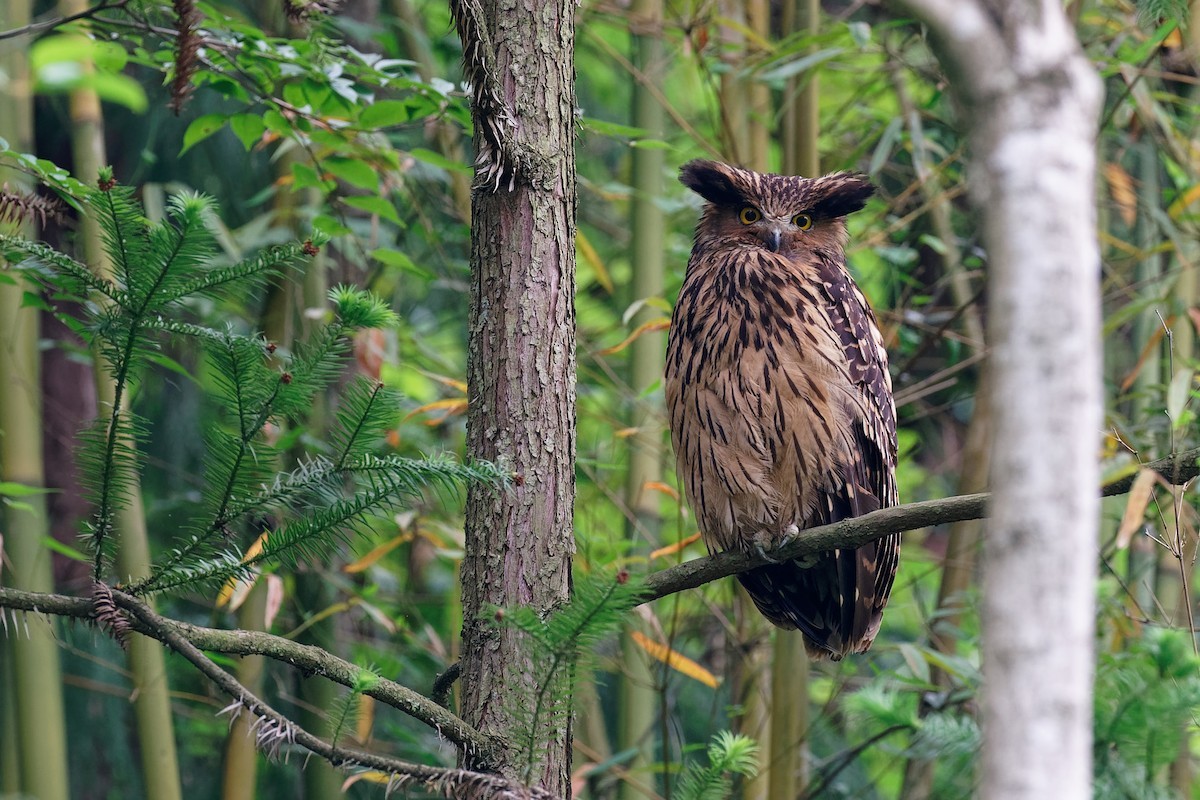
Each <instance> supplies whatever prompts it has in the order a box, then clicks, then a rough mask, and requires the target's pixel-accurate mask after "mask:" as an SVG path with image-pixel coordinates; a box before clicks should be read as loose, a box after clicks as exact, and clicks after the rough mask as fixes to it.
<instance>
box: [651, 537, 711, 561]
mask: <svg viewBox="0 0 1200 800" xmlns="http://www.w3.org/2000/svg"><path fill="white" fill-rule="evenodd" d="M699 539H700V531H696V532H695V533H693V534H692V535H691V536H687V537H685V538H683V539H680V540H679V541H678V542H676V543H675V544H669V545H667V546H666V547H660V548H658V549H657V550H655V551H654V552H653V553H651V554H650V558H651V559H655V558H661V557H662V556H669V555H671V554H672V553H678V552H679V551H680V550H682V549H683V548H685V547H687V546H688V545H689V544H691V543H692V542H695V541H698V540H699Z"/></svg>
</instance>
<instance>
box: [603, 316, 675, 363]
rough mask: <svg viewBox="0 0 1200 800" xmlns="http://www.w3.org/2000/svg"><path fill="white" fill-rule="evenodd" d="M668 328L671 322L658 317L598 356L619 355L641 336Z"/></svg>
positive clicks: (639, 326)
mask: <svg viewBox="0 0 1200 800" xmlns="http://www.w3.org/2000/svg"><path fill="white" fill-rule="evenodd" d="M670 327H671V320H669V319H668V318H666V317H660V318H658V319H652V320H650V321H649V322H643V323H642V324H641V325H638V326H637V328H635V329H634V331H633V333H631V334H629V335H628V336H626V337H625V339H624V340H623V341H622V342H621V343H620V344H615V345H613V346H612V347H606V348H604V349H603V350H601V351H600V353H599V354H600V355H602V356H611V355H613V354H614V353H619V352H621V351H622V350H624V349H625V348H626V347H629V345H631V344H633V342H634V340H636V339H638V338H639V337H640V336H642V335H643V334H646V333H653V332H655V331H665V330H667V329H668V328H670Z"/></svg>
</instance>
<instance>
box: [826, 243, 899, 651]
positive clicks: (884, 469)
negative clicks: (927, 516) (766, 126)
mask: <svg viewBox="0 0 1200 800" xmlns="http://www.w3.org/2000/svg"><path fill="white" fill-rule="evenodd" d="M821 282H822V292H823V294H824V295H825V297H826V300H827V302H828V306H827V308H828V311H829V321H830V323H831V327H832V329H833V331H834V332H835V333H836V335H837V338H838V340H839V341H840V343H841V346H842V352H843V353H844V355H845V359H846V365H847V369H848V372H849V377H850V381H851V383H852V385H853V387H854V393H855V394H856V396H857V399H858V400H859V401H860V406H859V413H857V414H855V417H856V418H855V419H854V420H853V423H852V431H853V434H852V435H853V446H852V449H851V451H850V459H849V461H848V462H847V464H846V466H845V474H844V476H843V477H844V480H845V491H846V494H847V496H846V497H845V498H836V497H835V498H830V499H831V503H830V511H831V512H833V513H832V514H831V519H830V520H829V521H835V520H834V519H833V518H834V517H836V518H839V519H840V518H842V517H844V516H858V515H860V514H865V513H867V512H870V511H875V510H876V509H879V508H885V507H888V506H893V505H895V504H896V502H897V497H896V406H895V401H894V400H893V399H892V381H891V375H890V374H889V372H888V360H887V351H886V350H885V349H884V346H883V337H882V336H881V334H880V332H879V328H878V326H877V324H876V322H875V315H874V313H873V312H872V311H871V307H870V306H869V305H868V304H867V301H866V298H865V297H863V294H862V292H861V291H860V290H859V288H858V286H856V285H855V284H854V282H853V280H852V279H851V278H850V276H849V274H848V273H847V272H846V271H845V269H844V268H843V267H842V266H841V265H838V264H834V263H829V262H823V268H822V270H821ZM839 500H844V502H845V504H846V506H847V507H846V508H844V509H842V508H837V506H838V505H839V502H838V501H839ZM845 511H848V512H849V514H845V513H844V512H845ZM839 512H842V513H839ZM852 552H853V553H854V554H855V557H854V573H855V577H856V581H855V583H856V585H857V586H858V590H859V592H860V593H861V595H859V596H857V601H858V602H857V603H856V605H858V606H859V609H858V611H857V613H856V615H855V621H854V633H853V638H855V639H858V638H859V637H860V636H867V637H868V638H867V642H868V643H869V642H870V641H871V640H872V639H874V635H875V632H876V631H877V630H878V626H879V621H880V618H881V615H882V613H883V607H884V605H886V604H887V600H888V596H889V595H890V593H891V589H892V582H893V580H894V579H895V576H896V568H897V566H898V564H899V557H900V535H899V534H892V535H890V536H887V537H884V538H883V539H880V540H878V541H876V542H873V543H871V544H867V545H864V546H863V547H860V548H858V549H857V550H856V551H852ZM849 568H850V567H849V565H846V564H843V565H842V569H843V570H844V571H846V572H848V571H849ZM868 609H869V611H868Z"/></svg>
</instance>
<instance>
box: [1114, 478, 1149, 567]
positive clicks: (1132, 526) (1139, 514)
mask: <svg viewBox="0 0 1200 800" xmlns="http://www.w3.org/2000/svg"><path fill="white" fill-rule="evenodd" d="M1157 478H1158V473H1156V472H1155V471H1154V470H1152V469H1144V468H1143V469H1140V470H1138V476H1137V478H1135V479H1134V481H1133V488H1132V489H1130V490H1129V499H1128V500H1127V501H1126V502H1125V513H1124V514H1122V515H1121V525H1120V527H1118V528H1117V548H1118V549H1121V550H1124V549H1125V548H1126V547H1128V546H1129V542H1130V541H1131V540H1132V539H1133V534H1135V533H1136V532H1137V531H1138V530H1139V529H1141V527H1142V522H1143V521H1144V520H1145V519H1146V507H1147V506H1148V505H1149V504H1150V498H1151V497H1152V496H1153V495H1154V483H1155V481H1156V480H1157Z"/></svg>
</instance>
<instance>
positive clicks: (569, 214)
mask: <svg viewBox="0 0 1200 800" xmlns="http://www.w3.org/2000/svg"><path fill="white" fill-rule="evenodd" d="M452 8H453V9H454V13H455V18H456V22H457V24H458V30H459V34H460V36H461V37H462V39H463V44H464V48H463V49H464V52H465V54H466V56H465V65H466V71H467V77H468V79H469V80H470V82H471V83H472V85H473V86H474V87H475V97H474V102H473V109H472V110H473V114H474V120H475V149H476V153H477V154H478V155H477V159H476V179H475V185H474V187H473V195H472V214H471V216H472V224H471V270H472V279H471V305H470V316H469V333H468V356H467V359H468V363H467V383H468V386H469V387H470V388H469V398H470V410H469V412H468V416H467V449H468V455H469V457H470V458H472V459H488V460H491V461H496V462H500V463H503V464H505V465H506V466H507V467H508V468H509V469H510V470H512V472H513V475H514V479H513V483H512V485H511V486H510V487H508V488H506V489H499V490H497V489H491V488H487V487H482V486H478V485H475V486H472V487H471V488H470V489H469V490H468V496H467V517H466V553H465V556H464V559H463V565H462V588H463V656H462V708H463V717H464V718H465V719H466V720H467V721H468V722H469V723H470V724H471V725H473V726H475V727H476V728H478V729H479V730H481V731H483V732H484V733H487V734H492V735H500V736H504V737H507V738H508V739H509V740H510V741H515V740H517V739H518V738H519V737H520V734H521V732H522V731H523V730H527V728H525V727H524V726H522V724H521V721H520V719H519V718H520V717H521V716H522V709H523V708H526V709H527V708H528V707H529V706H530V703H531V699H532V698H533V697H534V696H535V694H536V692H537V688H538V687H536V686H534V685H533V677H532V669H531V667H532V666H533V665H532V663H531V650H530V645H529V643H528V642H527V641H526V640H525V638H524V637H523V636H522V635H520V634H519V633H518V632H516V631H515V630H512V629H505V628H502V627H497V626H496V625H494V624H493V623H492V621H491V616H492V614H493V612H492V611H490V609H491V607H492V606H514V605H517V604H523V605H527V606H531V607H533V608H535V609H537V610H539V611H541V612H546V611H548V610H550V609H552V608H553V607H555V606H556V605H559V604H561V603H563V602H564V601H565V600H566V599H567V598H568V596H569V594H570V590H571V556H572V554H573V552H574V534H573V508H572V505H573V502H574V496H575V305H574V291H575V151H574V126H575V102H574V99H575V98H574V59H573V54H574V23H573V14H574V12H575V3H573V2H570V1H569V0H549V1H548V2H545V3H542V4H540V5H539V6H538V10H537V13H529V11H528V10H526V9H525V8H524V6H523V4H521V3H518V2H515V0H459V1H458V2H455V3H453V4H452ZM570 733H571V722H570V719H569V717H568V718H565V719H562V720H561V721H559V722H558V723H557V724H555V725H553V726H551V728H550V730H548V731H545V732H543V734H542V735H540V736H539V737H538V741H537V742H536V745H535V748H534V752H533V753H532V755H534V756H536V759H537V763H536V764H535V765H534V766H533V768H532V769H531V768H530V765H529V763H528V757H529V756H530V755H531V754H530V753H528V752H526V750H525V748H523V747H505V748H501V749H500V751H499V752H497V753H495V754H494V755H495V756H496V757H497V764H496V766H497V767H498V768H499V769H500V771H501V772H503V773H506V774H508V775H510V776H512V777H514V778H517V779H519V780H522V781H525V782H528V783H531V784H535V785H541V786H543V787H544V788H546V789H548V790H550V791H552V792H554V793H556V794H558V795H560V796H567V795H569V793H570V792H569V789H570V783H569V777H568V776H569V771H570V761H571V750H570Z"/></svg>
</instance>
